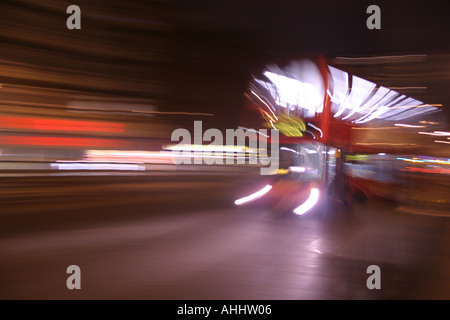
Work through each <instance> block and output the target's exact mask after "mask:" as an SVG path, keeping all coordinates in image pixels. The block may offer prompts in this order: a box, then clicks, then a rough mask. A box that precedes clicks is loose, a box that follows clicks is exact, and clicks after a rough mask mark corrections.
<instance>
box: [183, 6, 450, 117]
mask: <svg viewBox="0 0 450 320" xmlns="http://www.w3.org/2000/svg"><path fill="white" fill-rule="evenodd" d="M371 4H377V5H378V6H379V7H380V8H381V30H368V29H367V27H366V20H367V18H368V17H369V14H367V13H366V9H367V7H368V6H369V5H371ZM176 8H177V9H176V10H175V12H176V15H175V16H174V17H175V20H174V21H175V25H176V26H177V28H176V35H177V36H176V43H177V54H176V59H175V60H176V70H177V71H180V70H182V72H181V76H180V78H179V79H178V81H177V82H176V84H175V88H176V92H177V93H181V94H180V95H178V96H177V98H178V99H175V104H176V105H177V104H178V105H182V104H183V105H190V108H193V109H195V108H197V107H198V108H204V107H205V106H206V107H207V106H208V105H215V106H217V108H218V110H230V108H231V107H230V105H233V106H238V105H239V104H240V103H241V100H240V99H241V97H242V96H241V94H240V92H241V89H242V87H243V86H245V81H246V76H247V74H248V72H249V71H250V70H251V68H253V67H254V66H257V65H259V64H261V63H264V62H266V61H270V60H272V59H275V60H276V59H280V58H286V57H296V56H299V55H308V54H322V55H325V56H328V57H334V56H339V55H343V56H359V55H362V56H368V55H394V54H411V53H427V54H433V53H448V52H449V49H450V46H449V43H450V41H448V34H450V33H449V32H448V31H447V30H449V22H448V20H447V17H448V11H447V10H446V8H447V5H446V2H445V1H441V2H437V1H436V2H434V1H416V0H413V1H403V0H401V1H324V0H319V1H285V0H280V1H254V0H251V1H202V0H192V1H184V2H182V3H181V4H180V2H178V5H177V6H176ZM189 79H191V81H189ZM206 88H208V89H207V90H206V91H207V93H206V92H205V89H206ZM231 109H232V110H236V109H235V108H231ZM226 114H227V113H226V112H225V115H226ZM228 115H229V113H228Z"/></svg>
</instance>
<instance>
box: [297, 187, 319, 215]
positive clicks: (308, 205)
mask: <svg viewBox="0 0 450 320" xmlns="http://www.w3.org/2000/svg"><path fill="white" fill-rule="evenodd" d="M317 200H319V189H317V188H312V189H311V193H310V194H309V197H308V199H307V200H306V201H305V202H303V203H302V204H301V205H299V206H298V207H297V208H295V209H294V213H295V214H297V215H299V216H301V215H304V214H305V213H306V212H308V211H309V210H311V209H312V207H314V206H315V205H316V203H317Z"/></svg>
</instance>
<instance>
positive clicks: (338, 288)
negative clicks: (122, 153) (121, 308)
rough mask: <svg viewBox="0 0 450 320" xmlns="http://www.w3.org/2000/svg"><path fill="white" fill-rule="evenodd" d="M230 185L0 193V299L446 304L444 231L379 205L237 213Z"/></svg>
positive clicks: (67, 181) (84, 184)
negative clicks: (373, 285) (375, 280)
mask: <svg viewBox="0 0 450 320" xmlns="http://www.w3.org/2000/svg"><path fill="white" fill-rule="evenodd" d="M242 181H245V177H225V176H210V177H205V176H201V177H195V176H192V177H176V176H172V177H148V176H147V177H144V176H143V177H41V178H38V177H36V178H14V179H13V178H8V179H3V180H2V181H1V187H0V201H1V203H2V205H1V209H0V257H1V259H0V299H183V300H184V299H258V300H259V299H269V300H279V299H282V300H293V299H450V271H449V270H450V249H449V245H448V244H449V243H450V241H449V240H450V219H449V218H444V217H433V216H426V215H417V214H408V213H405V212H401V211H398V210H396V206H395V205H392V204H385V203H371V204H369V205H368V206H364V207H362V206H358V208H357V209H355V208H354V209H350V208H347V207H344V206H340V205H337V204H336V203H332V204H330V205H329V207H328V209H327V215H324V216H319V215H316V216H315V215H314V214H310V215H309V214H307V215H305V216H303V217H298V216H291V215H288V216H281V217H280V216H277V215H273V214H272V213H271V211H270V210H269V209H268V208H256V207H245V208H236V207H235V206H234V205H233V199H235V197H236V194H235V192H236V185H238V184H239V183H241V182H242ZM352 211H354V212H352ZM69 265H78V266H79V267H80V269H81V289H80V290H69V289H68V288H67V287H66V280H67V278H68V277H69V274H67V273H66V269H67V267H68V266H69ZM370 265H378V266H379V267H380V270H381V289H379V290H376V289H374V290H369V289H368V288H367V286H366V280H367V278H368V277H369V276H370V275H369V274H367V272H366V271H367V267H368V266H370Z"/></svg>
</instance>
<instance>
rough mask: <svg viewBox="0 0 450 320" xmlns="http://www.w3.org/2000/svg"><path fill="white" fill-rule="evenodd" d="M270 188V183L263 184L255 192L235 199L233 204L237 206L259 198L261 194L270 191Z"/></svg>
mask: <svg viewBox="0 0 450 320" xmlns="http://www.w3.org/2000/svg"><path fill="white" fill-rule="evenodd" d="M270 189H272V186H271V185H270V184H268V185H267V186H265V187H264V188H262V189H261V190H259V191H256V192H255V193H252V194H251V195H249V196H246V197H244V198H240V199H238V200H236V201H235V202H234V204H235V205H237V206H239V205H241V204H244V203H247V202H250V201H253V200H256V199H258V198H261V197H262V196H264V195H265V194H266V193H267V192H269V191H270Z"/></svg>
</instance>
